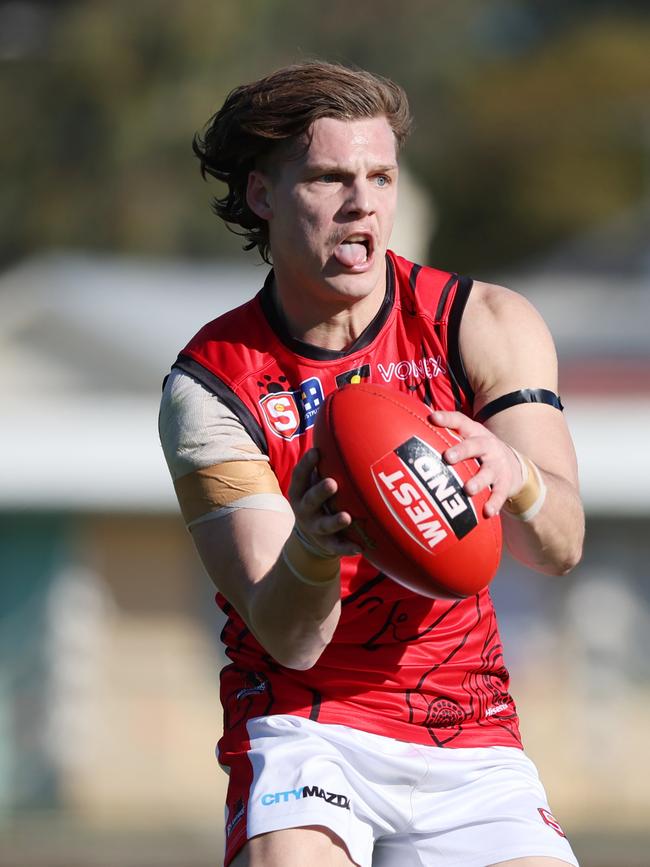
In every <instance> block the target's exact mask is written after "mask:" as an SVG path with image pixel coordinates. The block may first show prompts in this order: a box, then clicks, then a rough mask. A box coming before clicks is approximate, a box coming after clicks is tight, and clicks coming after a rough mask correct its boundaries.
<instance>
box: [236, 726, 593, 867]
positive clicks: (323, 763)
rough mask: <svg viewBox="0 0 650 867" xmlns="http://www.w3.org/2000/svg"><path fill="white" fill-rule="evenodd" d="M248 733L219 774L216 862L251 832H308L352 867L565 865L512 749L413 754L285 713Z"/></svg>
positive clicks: (424, 749)
mask: <svg viewBox="0 0 650 867" xmlns="http://www.w3.org/2000/svg"><path fill="white" fill-rule="evenodd" d="M248 732H249V735H250V751H249V752H248V758H247V759H246V760H244V761H245V762H246V767H244V766H242V767H238V766H236V765H235V766H233V768H232V770H231V780H230V788H229V797H228V808H227V815H226V831H227V838H226V853H227V855H226V862H225V863H226V864H228V863H229V861H230V860H231V859H232V858H233V857H234V855H235V854H236V852H237V851H238V850H239V849H240V848H241V846H242V845H243V844H244V842H245V841H246V840H247V839H250V838H251V837H255V836H257V835H258V834H265V833H268V832H269V831H277V830H280V829H283V828H296V827H302V826H306V825H319V826H324V827H326V828H329V829H330V830H331V831H333V832H334V833H335V834H336V835H337V836H338V837H340V839H341V840H342V841H343V843H344V844H345V846H346V847H347V849H348V852H349V854H350V857H351V859H352V860H353V861H354V862H355V864H358V865H360V867H395V865H399V867H438V865H439V867H487V865H490V864H494V863H495V862H499V861H506V860H509V859H511V858H523V857H525V856H535V855H537V856H543V855H545V856H548V857H553V858H558V859H560V860H561V861H566V863H567V864H573V865H576V867H577V864H578V862H577V860H576V858H575V855H574V854H573V852H572V850H571V847H570V845H569V842H568V840H567V839H566V837H565V836H564V833H563V831H562V829H561V827H560V825H559V824H558V823H557V821H556V820H555V819H554V818H553V815H552V814H551V811H550V808H549V805H548V802H547V799H546V794H545V792H544V788H543V786H542V784H541V782H540V780H539V776H538V774H537V770H536V768H535V766H534V764H533V763H532V762H531V761H530V759H528V758H527V756H526V755H525V754H524V753H523V752H522V751H521V750H519V749H515V748H513V747H481V748H476V749H444V748H440V747H435V746H430V747H429V746H418V745H413V744H408V743H403V742H401V741H396V740H393V739H392V738H386V737H381V736H379V735H374V734H368V733H367V732H362V731H358V730H356V729H350V728H347V727H346V726H340V725H323V724H321V723H317V722H312V721H311V720H307V719H302V718H301V717H295V716H289V715H278V716H269V717H258V718H257V719H253V720H251V721H250V722H249V723H248ZM242 778H245V783H244V785H242Z"/></svg>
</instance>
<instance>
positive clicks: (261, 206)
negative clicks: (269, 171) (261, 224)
mask: <svg viewBox="0 0 650 867" xmlns="http://www.w3.org/2000/svg"><path fill="white" fill-rule="evenodd" d="M246 204H247V205H248V207H249V208H250V209H251V211H252V212H253V213H254V214H255V216H257V217H259V218H260V219H262V220H269V219H270V218H271V217H272V216H273V210H272V208H271V182H270V180H269V177H268V175H265V174H264V173H263V172H260V171H258V170H257V169H253V171H252V172H249V174H248V185H247V187H246Z"/></svg>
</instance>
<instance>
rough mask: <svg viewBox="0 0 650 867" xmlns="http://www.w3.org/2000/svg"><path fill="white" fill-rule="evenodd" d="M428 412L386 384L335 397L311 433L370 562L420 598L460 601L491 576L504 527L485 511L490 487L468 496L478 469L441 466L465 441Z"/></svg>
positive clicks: (351, 388) (338, 506)
mask: <svg viewBox="0 0 650 867" xmlns="http://www.w3.org/2000/svg"><path fill="white" fill-rule="evenodd" d="M429 414H430V410H429V408H428V407H426V406H425V405H424V404H423V403H421V402H420V401H419V400H417V399H416V398H414V397H408V396H406V395H402V394H400V393H399V392H397V391H395V390H393V389H392V388H388V387H386V386H382V385H373V384H370V383H359V384H358V385H347V386H345V387H344V388H341V389H338V390H337V391H334V392H332V393H331V394H330V395H329V396H328V398H327V400H326V401H325V403H324V404H323V406H322V408H321V410H320V411H319V413H318V417H317V419H316V425H315V428H314V445H315V446H316V448H318V450H319V455H320V460H319V464H318V472H319V474H320V476H321V477H322V478H325V477H327V476H329V477H332V478H334V479H336V481H337V483H338V486H339V489H338V492H337V493H336V495H335V497H333V503H332V506H333V509H334V510H335V511H346V512H349V513H350V514H351V515H352V518H353V524H352V526H351V527H350V529H349V530H347V531H346V535H347V536H348V538H350V539H351V540H353V541H354V542H355V543H357V544H359V545H360V546H361V548H362V549H363V555H364V557H365V558H366V559H367V560H369V561H370V562H371V563H372V564H373V565H374V566H376V567H377V569H380V570H381V571H382V572H385V573H386V574H387V575H390V576H391V578H393V579H394V580H395V581H398V582H399V583H400V584H403V585H404V586H406V587H409V588H410V589H411V590H415V591H416V592H417V593H421V594H423V595H425V596H433V597H439V598H444V599H457V598H462V597H464V596H471V595H472V594H474V593H477V592H478V591H479V590H482V589H483V588H484V587H486V586H487V585H488V584H489V582H490V581H491V580H492V578H493V577H494V574H495V572H496V570H497V568H498V565H499V559H500V557H501V521H500V519H499V518H498V517H497V518H486V517H484V515H483V505H484V503H485V501H486V500H487V498H488V496H489V491H488V490H483V491H481V492H480V493H479V494H477V495H475V496H472V497H470V496H469V495H468V494H466V493H465V491H464V490H463V485H464V484H465V482H467V480H468V479H470V478H471V477H472V476H473V475H475V474H476V472H477V471H478V468H479V465H478V463H477V461H475V460H467V461H462V462H461V463H458V464H454V465H453V466H451V465H449V464H447V463H446V462H445V461H444V460H443V458H442V453H443V452H444V451H445V450H446V449H447V448H449V446H451V445H453V444H454V443H456V442H458V440H459V437H458V435H457V434H455V433H452V432H451V431H450V430H448V429H447V428H441V427H436V426H435V425H433V424H431V422H429V421H427V417H428V416H429Z"/></svg>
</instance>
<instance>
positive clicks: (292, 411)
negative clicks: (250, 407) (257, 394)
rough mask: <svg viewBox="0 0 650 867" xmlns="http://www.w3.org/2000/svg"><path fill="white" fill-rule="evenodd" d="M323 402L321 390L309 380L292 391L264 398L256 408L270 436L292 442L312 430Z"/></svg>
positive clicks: (314, 378) (266, 395)
mask: <svg viewBox="0 0 650 867" xmlns="http://www.w3.org/2000/svg"><path fill="white" fill-rule="evenodd" d="M323 400H324V395H323V386H322V385H321V383H320V380H319V379H318V377H316V376H312V377H311V378H310V379H305V380H304V381H303V382H301V383H300V387H299V388H296V389H294V390H293V391H274V392H271V393H270V394H265V395H264V397H261V398H260V406H261V408H262V411H263V413H264V418H265V419H266V423H267V424H268V426H269V427H270V428H271V430H272V432H273V433H274V434H275V435H276V436H278V437H280V438H281V439H284V440H292V439H293V438H294V437H297V436H300V434H303V433H305V431H307V430H309V428H310V427H313V426H314V423H315V421H316V414H317V413H318V410H319V408H320V405H321V404H322V402H323Z"/></svg>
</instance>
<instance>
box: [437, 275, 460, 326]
mask: <svg viewBox="0 0 650 867" xmlns="http://www.w3.org/2000/svg"><path fill="white" fill-rule="evenodd" d="M457 280H458V274H452V275H451V277H450V278H449V280H447V282H446V283H445V285H444V286H443V287H442V292H441V293H440V298H439V299H438V306H437V308H436V329H437V330H438V336H440V325H439V322H440V320H441V319H442V314H443V313H444V312H445V304H446V303H447V298H448V297H449V293H450V292H451V287H452V286H454V285H455V283H456V281H457Z"/></svg>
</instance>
